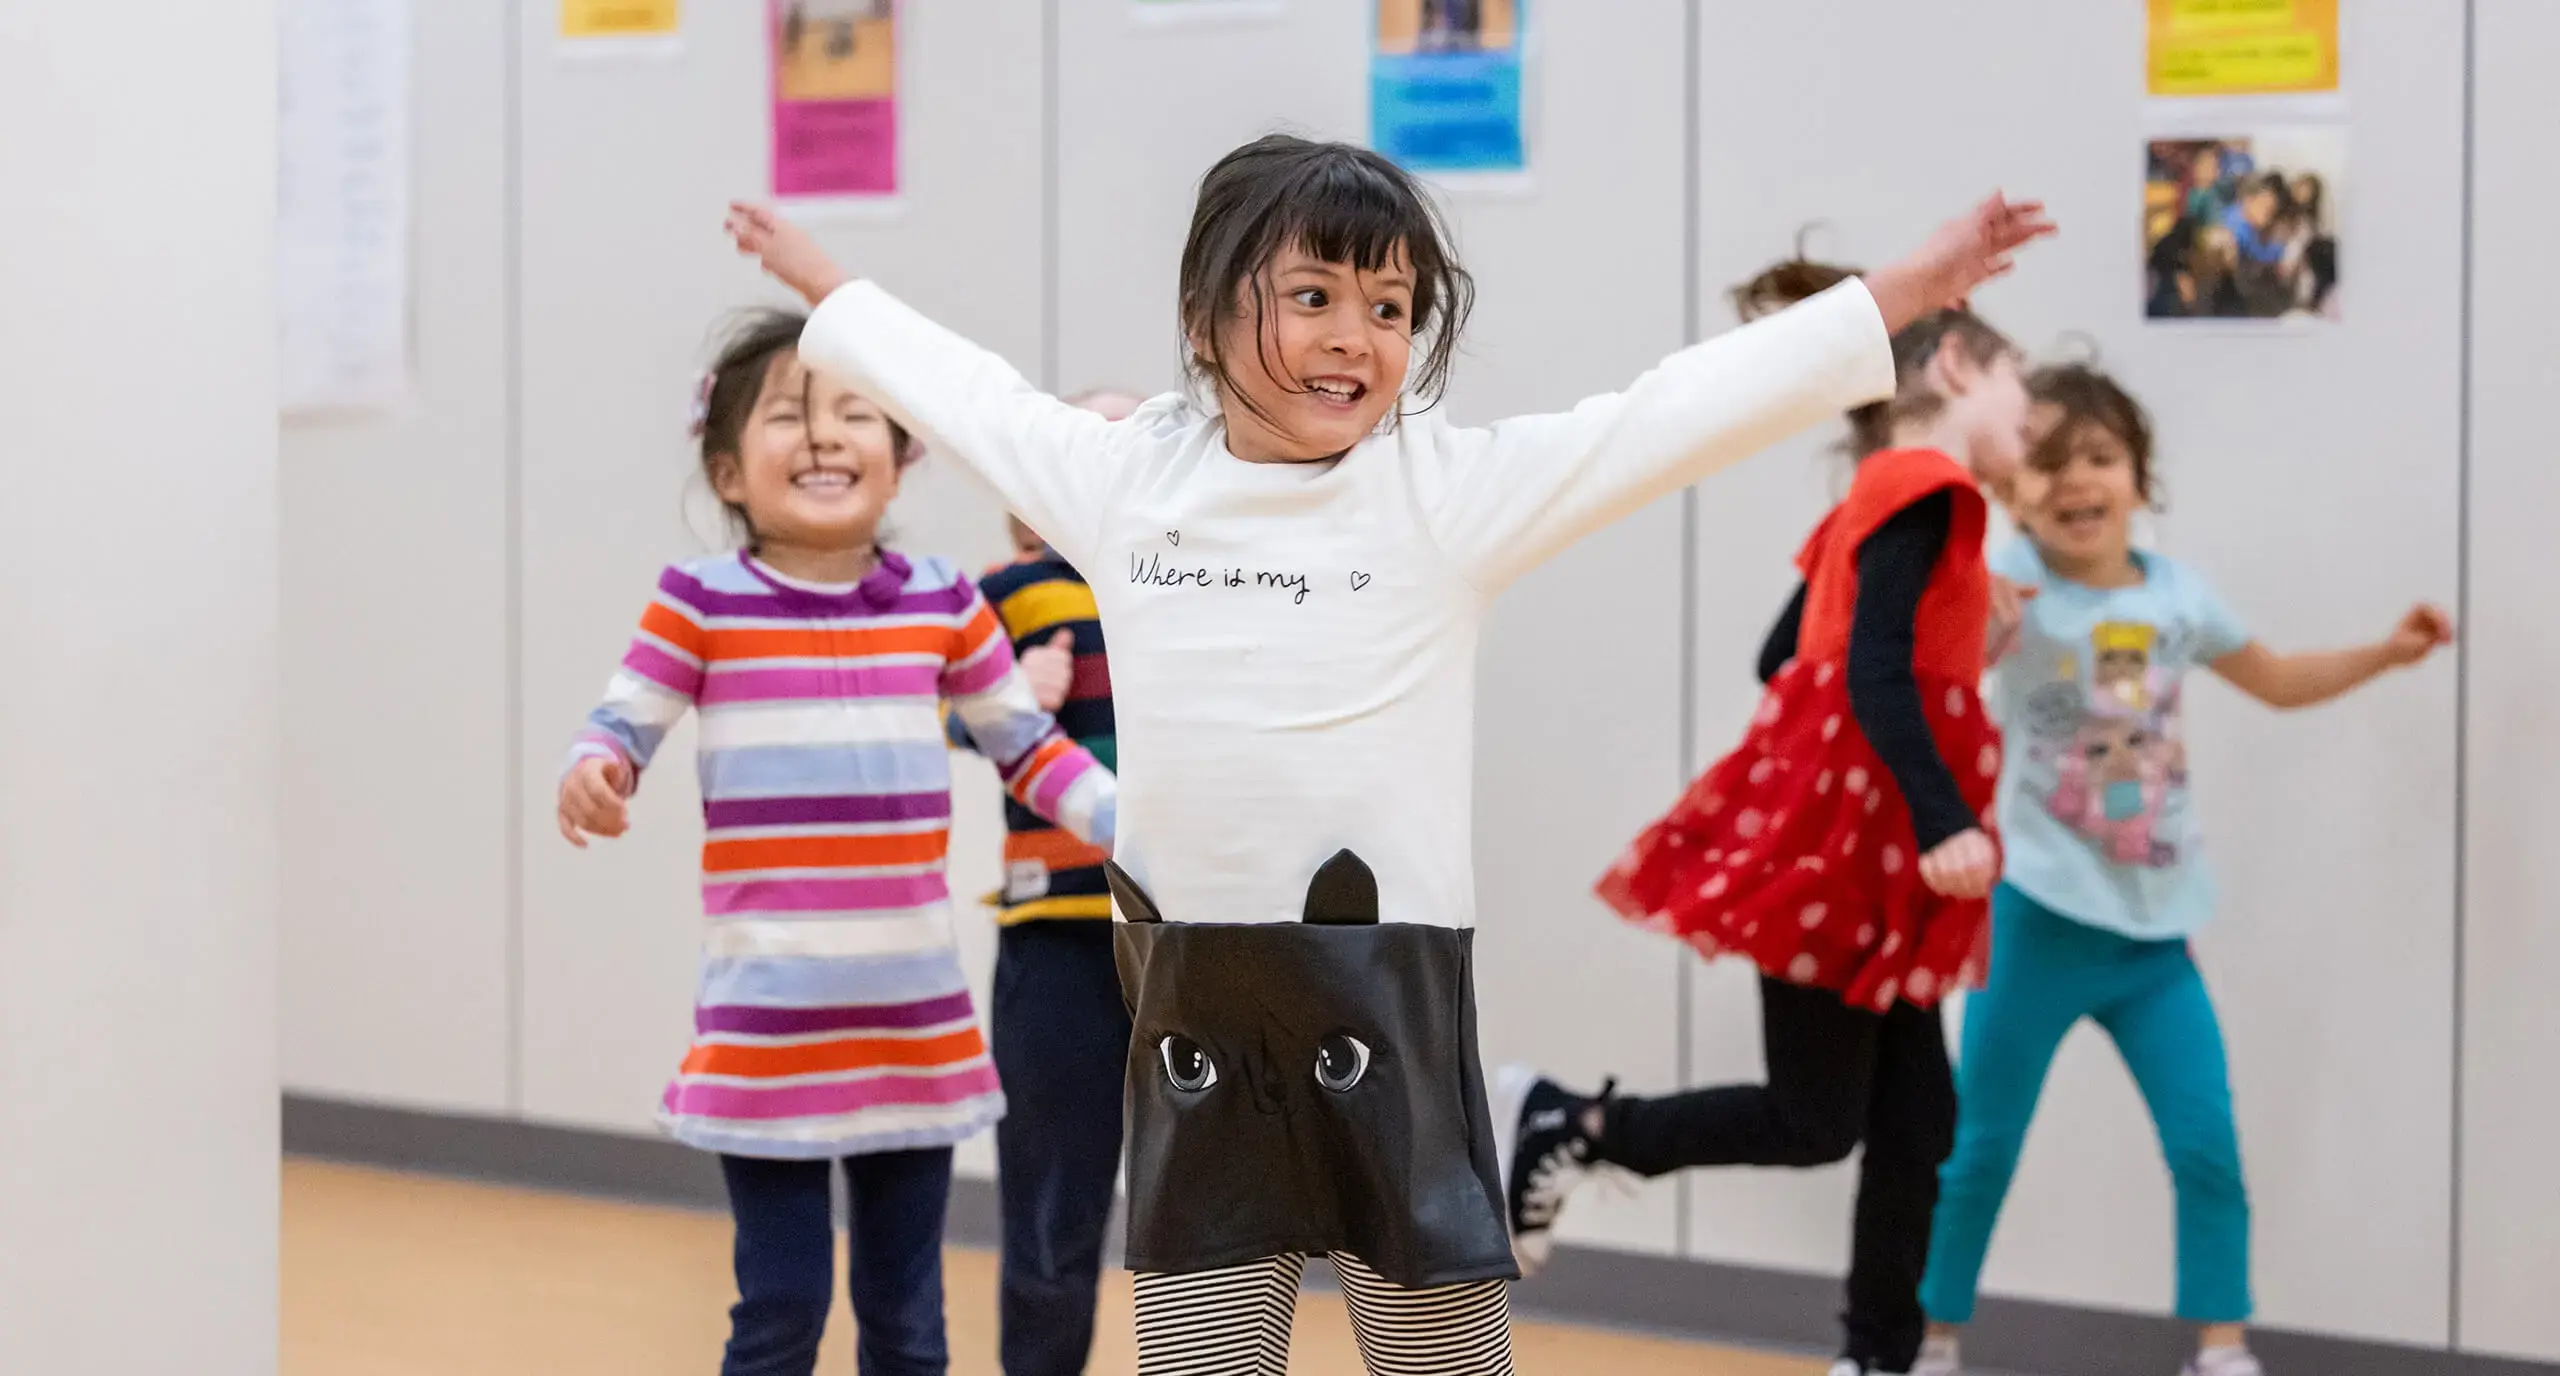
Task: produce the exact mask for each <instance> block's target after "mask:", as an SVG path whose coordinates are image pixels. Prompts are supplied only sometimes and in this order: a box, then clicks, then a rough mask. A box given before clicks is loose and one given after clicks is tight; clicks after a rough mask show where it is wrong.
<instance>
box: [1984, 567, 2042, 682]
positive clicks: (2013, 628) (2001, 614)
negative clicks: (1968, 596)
mask: <svg viewBox="0 0 2560 1376" xmlns="http://www.w3.org/2000/svg"><path fill="white" fill-rule="evenodd" d="M2035 595H2036V590H2035V589H2034V588H2032V587H2028V586H2026V585H2025V584H2022V583H2012V582H2010V581H2009V580H2008V579H2006V578H2002V577H2000V576H1999V575H1998V574H1993V575H1992V576H1991V638H1990V639H1989V640H1988V641H1987V642H1985V644H1986V647H1987V648H1986V649H1985V651H1984V656H1983V657H1984V659H1985V660H1986V661H1988V662H1989V663H1993V664H1997V663H1999V662H2000V661H2001V660H2003V659H2006V658H2008V657H2009V651H2010V650H2012V649H2014V648H2016V646H2017V644H2018V627H2019V626H2021V625H2023V624H2025V622H2026V619H2027V602H2028V601H2029V599H2031V598H2033V597H2034V596H2035Z"/></svg>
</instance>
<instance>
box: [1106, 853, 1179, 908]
mask: <svg viewBox="0 0 2560 1376" xmlns="http://www.w3.org/2000/svg"><path fill="white" fill-rule="evenodd" d="M1102 873H1103V877H1104V878H1106V879H1108V880H1110V881H1111V898H1112V901H1113V902H1114V903H1116V904H1118V905H1119V908H1120V916H1121V917H1122V918H1124V919H1126V920H1127V921H1130V922H1162V921H1164V914H1162V913H1160V912H1157V911H1156V903H1155V900H1154V899H1152V898H1149V897H1147V891H1146V890H1145V889H1142V888H1139V887H1138V881H1137V880H1135V879H1132V878H1130V877H1129V872H1128V871H1127V870H1124V869H1122V868H1120V864H1119V862H1118V861H1116V860H1105V861H1103V862H1102Z"/></svg>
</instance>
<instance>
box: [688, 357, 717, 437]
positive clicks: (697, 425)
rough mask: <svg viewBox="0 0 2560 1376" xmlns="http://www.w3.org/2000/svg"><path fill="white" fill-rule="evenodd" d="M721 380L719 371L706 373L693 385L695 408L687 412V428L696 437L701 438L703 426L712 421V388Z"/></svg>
mask: <svg viewBox="0 0 2560 1376" xmlns="http://www.w3.org/2000/svg"><path fill="white" fill-rule="evenodd" d="M719 382H720V375H719V374H718V373H704V374H703V375H702V380H701V381H699V382H696V383H695V384H694V385H693V408H692V409H691V410H689V411H687V412H686V413H685V428H686V432H687V433H689V434H690V435H692V436H693V438H695V439H701V438H702V431H703V428H704V427H705V426H708V425H709V424H710V423H711V389H712V388H713V387H715V386H717V385H719Z"/></svg>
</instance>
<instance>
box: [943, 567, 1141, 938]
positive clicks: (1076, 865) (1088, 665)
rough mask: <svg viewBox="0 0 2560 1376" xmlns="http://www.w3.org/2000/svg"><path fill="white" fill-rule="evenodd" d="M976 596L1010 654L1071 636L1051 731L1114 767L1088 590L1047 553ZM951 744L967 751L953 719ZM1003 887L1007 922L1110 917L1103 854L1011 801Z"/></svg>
mask: <svg viewBox="0 0 2560 1376" xmlns="http://www.w3.org/2000/svg"><path fill="white" fill-rule="evenodd" d="M978 590H979V592H980V593H982V594H983V595H984V596H985V597H986V599H987V602H988V604H989V605H990V606H993V607H994V608H995V610H996V617H997V619H998V620H1000V621H1002V622H1003V623H1004V629H1005V634H1007V635H1009V636H1011V637H1012V638H1013V648H1014V652H1015V653H1016V654H1020V653H1021V652H1023V651H1025V650H1029V649H1033V648H1035V647H1038V646H1042V645H1046V644H1048V643H1049V641H1050V640H1051V639H1052V638H1053V637H1055V636H1056V635H1057V633H1058V632H1060V631H1067V632H1069V633H1071V634H1073V635H1074V637H1075V656H1076V672H1075V681H1074V685H1073V686H1072V687H1071V688H1069V689H1068V690H1067V700H1066V702H1065V704H1064V705H1062V706H1060V707H1059V708H1058V711H1057V713H1056V715H1057V718H1058V727H1059V729H1060V730H1062V731H1064V732H1065V733H1066V734H1067V735H1068V736H1069V737H1071V738H1073V739H1074V740H1075V742H1076V743H1077V744H1079V745H1082V746H1083V747H1084V748H1085V749H1086V750H1087V751H1088V752H1090V753H1091V754H1092V755H1093V757H1094V758H1095V759H1097V760H1100V761H1101V762H1102V764H1103V766H1104V767H1105V768H1109V769H1114V770H1116V769H1118V768H1119V750H1118V748H1117V745H1116V742H1115V739H1114V730H1115V728H1114V725H1113V721H1112V715H1111V665H1110V661H1109V659H1108V658H1107V657H1105V655H1104V653H1103V648H1102V622H1101V619H1100V617H1099V616H1098V614H1097V613H1096V612H1095V611H1094V605H1093V589H1091V588H1089V587H1087V586H1085V581H1084V578H1083V577H1082V576H1081V575H1079V574H1078V573H1077V572H1076V571H1075V570H1074V569H1072V568H1070V567H1068V566H1067V561H1066V560H1064V559H1061V558H1059V557H1058V556H1057V553H1056V552H1055V551H1051V552H1050V553H1048V554H1047V555H1045V556H1043V557H1042V558H1039V559H1034V560H1027V561H1024V562H1021V563H1013V564H1005V565H1003V566H1001V567H998V568H994V569H990V570H988V572H987V574H986V576H984V577H983V578H980V579H979V580H978ZM950 730H951V739H952V743H953V744H955V745H958V746H961V747H963V748H966V747H968V746H969V739H968V736H967V733H966V732H965V731H964V730H963V729H962V727H961V725H960V719H959V718H958V717H957V716H954V717H952V718H951V720H950ZM1004 825H1005V839H1004V888H1003V889H1002V890H1000V891H999V892H998V893H997V894H996V895H995V902H996V905H997V906H998V907H999V908H1000V909H1001V910H1002V914H1001V916H1000V917H999V918H998V919H997V920H998V921H1000V922H1003V923H1006V924H1008V925H1009V924H1012V923H1015V922H1033V921H1041V920H1045V919H1049V918H1100V919H1103V920H1105V921H1108V920H1109V919H1110V917H1111V889H1110V886H1109V884H1108V883H1107V882H1106V881H1105V880H1104V878H1103V874H1102V862H1103V861H1104V860H1106V859H1108V858H1109V856H1108V854H1107V853H1106V852H1103V851H1100V850H1096V849H1094V848H1093V847H1091V846H1088V845H1086V844H1085V843H1083V842H1082V841H1079V840H1077V839H1076V838H1075V837H1074V836H1072V835H1069V834H1068V833H1066V832H1064V831H1061V830H1059V829H1058V828H1056V827H1053V826H1051V825H1049V823H1047V822H1046V821H1043V820H1042V819H1041V817H1040V815H1039V814H1038V813H1036V812H1033V811H1032V810H1031V809H1029V808H1027V807H1024V806H1022V805H1021V804H1020V803H1017V802H1015V801H1013V800H1012V799H1010V798H1007V799H1006V800H1005V805H1004Z"/></svg>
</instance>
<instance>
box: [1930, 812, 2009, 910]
mask: <svg viewBox="0 0 2560 1376" xmlns="http://www.w3.org/2000/svg"><path fill="white" fill-rule="evenodd" d="M1920 882H1921V883H1923V884H1926V885H1928V886H1929V891H1930V892H1932V893H1935V894H1939V895H1941V896H1943V897H1947V898H1981V897H1984V896H1986V895H1988V894H1989V893H1990V892H1991V886H1992V885H1994V884H1996V883H1998V882H2000V847H1999V846H1997V845H1995V844H1993V843H1992V840H1991V838H1990V837H1989V836H1988V835H1986V834H1984V832H1983V830H1982V828H1980V827H1974V828H1972V829H1971V830H1968V831H1961V832H1958V833H1956V834H1955V835H1953V836H1950V837H1948V838H1947V839H1946V840H1944V841H1941V842H1939V843H1938V845H1937V848H1936V849H1934V850H1932V851H1930V852H1929V853H1928V854H1927V855H1924V856H1921V857H1920Z"/></svg>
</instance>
